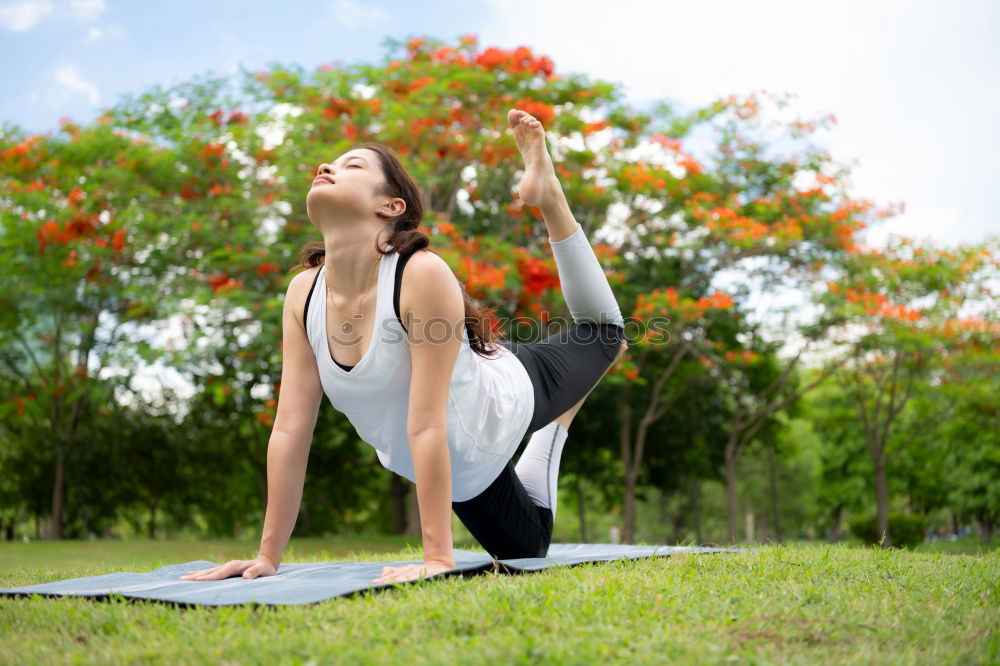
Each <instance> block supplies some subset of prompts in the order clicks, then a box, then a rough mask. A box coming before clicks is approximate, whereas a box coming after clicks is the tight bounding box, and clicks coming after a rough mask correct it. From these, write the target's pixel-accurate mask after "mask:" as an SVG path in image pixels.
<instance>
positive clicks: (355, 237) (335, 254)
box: [323, 229, 385, 298]
mask: <svg viewBox="0 0 1000 666" xmlns="http://www.w3.org/2000/svg"><path fill="white" fill-rule="evenodd" d="M351 231H352V232H349V233H343V232H342V233H337V234H334V233H329V234H327V235H326V236H324V238H323V245H324V247H325V249H326V258H325V259H324V263H325V264H326V276H325V279H326V283H327V286H328V287H329V288H330V291H332V292H333V293H334V294H336V295H338V296H341V297H343V298H354V297H360V296H361V294H363V293H364V292H365V290H366V289H368V288H369V287H370V285H371V283H372V281H373V280H374V276H373V267H374V266H375V264H376V263H377V262H378V260H379V259H380V258H381V257H380V255H379V253H378V252H376V251H375V243H376V240H379V243H380V247H382V248H384V247H385V240H384V236H385V234H384V233H382V232H381V231H379V232H377V233H371V232H369V231H368V230H360V229H354V230H351Z"/></svg>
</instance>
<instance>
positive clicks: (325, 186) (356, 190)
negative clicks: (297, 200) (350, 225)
mask: <svg viewBox="0 0 1000 666" xmlns="http://www.w3.org/2000/svg"><path fill="white" fill-rule="evenodd" d="M384 183H385V178H384V176H383V175H382V169H381V166H380V165H379V156H378V153H376V152H375V151H373V150H369V149H367V148H358V149H357V150H351V151H349V152H347V153H344V154H343V155H341V156H340V157H339V158H337V159H336V160H334V161H333V162H329V163H323V164H320V165H319V167H317V169H316V173H315V174H314V180H313V182H312V187H311V188H310V189H309V194H308V195H306V212H307V214H308V215H309V219H310V220H312V222H313V224H316V223H317V222H319V221H320V220H324V219H332V218H338V217H346V218H348V219H355V218H359V217H362V218H363V217H367V216H372V217H374V216H375V215H376V212H377V211H379V210H380V209H381V207H382V206H383V205H384V204H385V203H386V201H388V200H389V199H390V197H388V196H387V195H385V194H382V187H383V185H384Z"/></svg>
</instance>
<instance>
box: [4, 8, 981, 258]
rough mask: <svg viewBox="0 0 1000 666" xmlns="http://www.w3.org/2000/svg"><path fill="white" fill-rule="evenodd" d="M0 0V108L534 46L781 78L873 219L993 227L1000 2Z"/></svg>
mask: <svg viewBox="0 0 1000 666" xmlns="http://www.w3.org/2000/svg"><path fill="white" fill-rule="evenodd" d="M276 7H277V5H275V4H274V3H273V2H263V1H261V0H247V1H245V2H230V1H227V0H217V1H214V2H204V1H201V2H192V1H190V0H175V1H172V2H169V3H161V4H159V5H156V4H151V3H140V2H125V1H122V0H63V1H61V2H59V1H56V0H0V65H2V67H3V72H4V75H3V77H2V79H0V122H9V123H14V124H17V125H19V126H20V127H22V128H24V129H26V130H28V131H31V132H43V131H51V130H55V129H57V128H58V121H59V119H60V118H61V117H64V116H68V117H70V118H72V119H73V120H74V121H77V122H87V121H90V120H93V119H94V118H96V117H97V116H98V115H99V114H100V110H101V109H103V108H105V107H107V106H110V105H112V104H114V103H115V102H116V101H117V100H119V99H120V98H121V96H122V95H126V94H138V93H139V92H141V91H142V90H144V89H146V88H149V87H151V86H153V85H157V84H159V85H162V86H169V85H172V84H175V83H180V82H182V81H184V80H186V79H189V78H190V77H193V76H196V75H201V74H206V73H208V72H215V73H224V72H233V71H236V70H237V68H238V67H239V66H240V65H241V64H242V65H243V66H244V67H246V68H248V69H254V70H256V69H263V68H264V67H266V66H267V65H268V64H270V63H284V64H290V63H297V64H300V65H302V66H303V67H306V68H307V69H309V68H314V67H316V66H318V65H320V64H329V63H333V62H335V61H339V62H342V63H355V62H378V61H380V60H381V59H382V57H383V56H384V54H385V47H384V45H383V40H384V38H385V37H393V38H395V39H399V40H405V39H407V38H409V37H412V36H431V37H437V38H439V39H442V40H445V41H457V38H458V37H459V36H460V35H464V34H474V35H477V36H478V37H479V40H480V45H481V46H482V47H487V46H499V47H502V48H513V47H515V46H518V45H522V44H523V45H526V46H529V47H530V48H532V49H533V50H534V51H535V52H536V54H540V55H547V56H549V57H550V58H552V59H553V60H554V62H555V64H556V71H557V72H561V73H568V72H582V73H585V74H587V75H589V76H591V77H592V78H597V79H603V80H607V81H615V82H619V83H621V84H622V85H623V86H624V91H625V93H626V98H627V100H628V101H630V102H632V103H634V104H635V105H637V106H642V105H644V104H648V103H650V102H652V101H654V100H668V101H670V102H671V103H672V104H674V106H675V107H676V108H678V109H680V110H684V109H690V108H695V107H697V106H700V105H704V104H707V103H709V102H711V101H712V100H713V99H715V98H718V97H721V96H726V95H729V94H747V93H749V92H751V91H753V90H767V91H770V92H774V93H790V94H792V95H793V97H792V100H791V101H792V109H793V110H794V111H796V112H797V113H799V114H801V116H802V117H804V118H809V117H816V116H819V115H824V114H827V113H833V114H834V115H835V116H836V118H837V124H836V125H835V126H834V127H833V128H831V129H830V130H820V131H819V132H817V134H816V135H814V137H813V141H815V142H816V143H817V144H819V145H821V146H823V147H825V148H826V149H827V150H829V151H830V152H831V154H832V156H833V158H834V160H835V161H837V162H839V163H848V164H849V163H853V164H854V166H853V169H852V176H851V178H850V185H851V195H852V196H853V197H857V198H865V199H871V200H872V201H874V202H875V203H876V204H877V205H879V206H887V205H889V204H895V203H899V202H902V203H903V204H904V205H905V212H904V213H902V214H900V215H897V216H896V217H895V218H893V219H890V220H888V221H886V222H883V223H881V224H880V225H879V226H877V227H875V228H873V229H871V230H869V232H867V233H868V242H869V243H871V244H873V245H878V244H880V243H881V242H882V241H884V238H885V235H886V234H887V233H890V232H893V233H902V234H906V235H909V236H916V237H920V238H928V237H929V238H931V239H933V240H934V241H937V242H940V243H945V244H955V243H962V242H977V241H980V240H982V239H983V238H984V237H985V236H986V235H987V234H991V233H997V232H998V231H1000V222H998V216H1000V187H998V186H997V184H998V183H1000V150H998V149H1000V123H998V119H1000V40H997V39H995V38H994V37H995V35H994V34H992V33H993V32H995V29H996V28H997V27H998V26H1000V2H996V1H994V0H962V1H960V2H957V3H941V2H922V1H908V2H896V1H879V2H871V1H870V0H866V1H865V2H854V1H848V2H840V3H837V5H836V8H835V9H833V8H832V7H833V6H832V5H830V4H829V3H813V2H801V1H799V0H794V1H777V0H762V1H758V2H753V3H749V2H712V1H703V2H697V3H693V2H673V1H671V0H662V1H658V2H653V1H647V2H636V1H634V0H617V1H616V2H614V3H607V2H591V1H590V0H572V1H571V2H567V1H564V0H533V2H531V3H530V9H529V8H528V5H527V4H526V3H524V2H515V1H514V0H468V1H464V2H441V1H438V0H431V1H429V2H420V3H412V2H397V1H390V0H372V1H370V2H361V1H359V0H330V1H328V2H320V3H315V2H309V3H306V2H301V1H300V0H288V1H286V2H283V3H281V5H280V10H278V9H276Z"/></svg>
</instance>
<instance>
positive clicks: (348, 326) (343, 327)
mask: <svg viewBox="0 0 1000 666" xmlns="http://www.w3.org/2000/svg"><path fill="white" fill-rule="evenodd" d="M381 261H382V255H381V254H380V255H379V256H378V259H376V260H375V261H374V262H373V263H372V269H371V270H370V271H369V272H368V286H367V287H365V293H364V294H362V295H361V302H359V303H358V310H361V309H363V307H364V304H365V298H367V297H368V292H369V291H371V288H372V284H371V283H372V279H371V275H372V273H374V272H375V267H376V266H377V265H378V264H379V262H381ZM323 282H324V283H325V284H326V293H327V294H328V295H329V296H330V304H331V305H332V304H333V292H332V291H330V283H329V282H327V281H326V279H324V280H323ZM360 316H361V313H360V312H359V313H357V314H354V315H352V318H357V317H360ZM341 319H343V318H341ZM343 322H344V323H343V324H341V325H340V330H341V331H343V332H344V333H345V334H350V333H353V332H354V326H353V324H351V323H350V322H349V321H347V320H346V319H343ZM330 337H333V336H332V335H331V336H330Z"/></svg>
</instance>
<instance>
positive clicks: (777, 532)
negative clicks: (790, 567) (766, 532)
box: [767, 446, 781, 543]
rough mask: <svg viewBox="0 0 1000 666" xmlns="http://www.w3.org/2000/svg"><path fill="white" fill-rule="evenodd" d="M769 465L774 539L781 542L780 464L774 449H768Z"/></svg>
mask: <svg viewBox="0 0 1000 666" xmlns="http://www.w3.org/2000/svg"><path fill="white" fill-rule="evenodd" d="M767 463H768V467H770V472H771V523H772V524H773V525H774V538H775V540H776V541H778V542H779V543H780V542H781V522H780V518H779V509H778V464H777V462H776V461H775V459H774V447H773V446H769V447H767Z"/></svg>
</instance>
